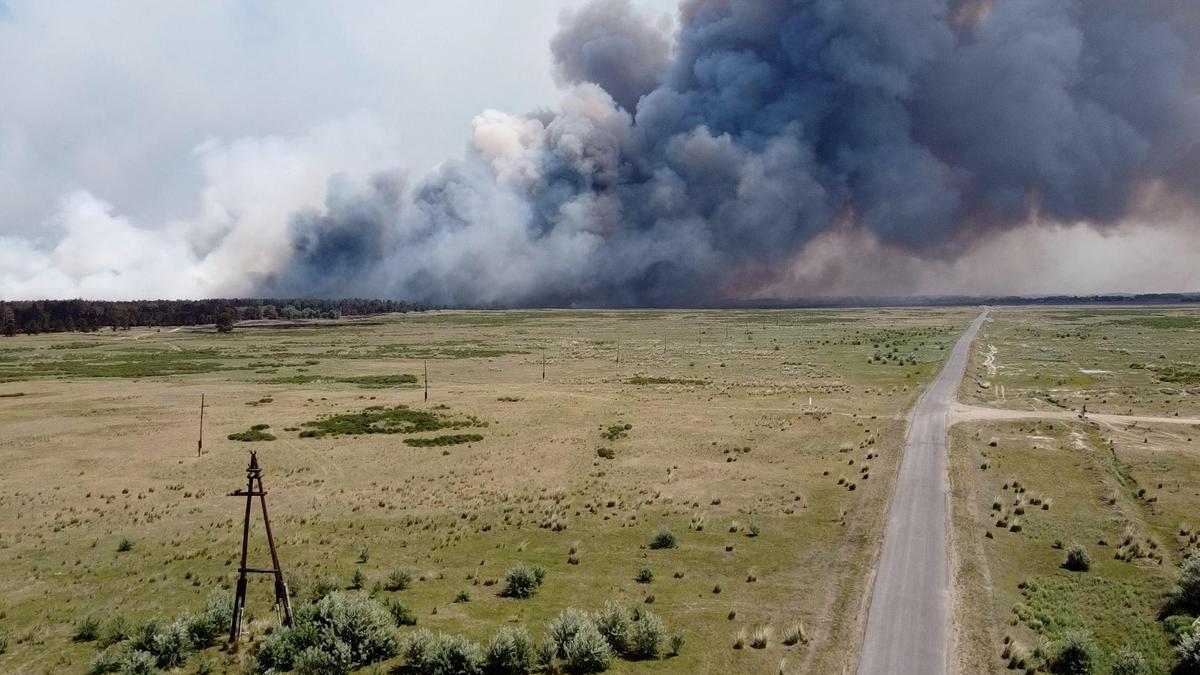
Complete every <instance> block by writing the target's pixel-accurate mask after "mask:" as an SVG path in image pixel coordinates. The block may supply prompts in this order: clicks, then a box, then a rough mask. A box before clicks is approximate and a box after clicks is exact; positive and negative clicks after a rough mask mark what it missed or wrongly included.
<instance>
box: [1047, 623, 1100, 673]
mask: <svg viewBox="0 0 1200 675" xmlns="http://www.w3.org/2000/svg"><path fill="white" fill-rule="evenodd" d="M1052 665H1053V667H1054V672H1056V673H1061V674H1062V675H1092V673H1094V672H1096V642H1095V640H1094V639H1093V638H1092V635H1091V634H1090V633H1088V632H1086V631H1081V630H1071V631H1067V632H1066V633H1065V634H1064V635H1063V637H1062V640H1061V641H1060V642H1059V645H1058V651H1057V652H1056V653H1055V655H1054V661H1053V664H1052Z"/></svg>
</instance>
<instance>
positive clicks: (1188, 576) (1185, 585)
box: [1175, 550, 1200, 614]
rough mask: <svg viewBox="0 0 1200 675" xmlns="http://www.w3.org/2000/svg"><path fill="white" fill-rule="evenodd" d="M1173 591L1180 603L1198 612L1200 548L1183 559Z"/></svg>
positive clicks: (1195, 612) (1199, 612) (1199, 611)
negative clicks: (1177, 582)
mask: <svg viewBox="0 0 1200 675" xmlns="http://www.w3.org/2000/svg"><path fill="white" fill-rule="evenodd" d="M1175 593H1176V596H1177V597H1178V600H1179V604H1180V605H1182V606H1183V607H1184V608H1186V609H1187V610H1188V611H1190V612H1191V613H1193V614H1200V550H1192V551H1191V553H1189V554H1188V557H1187V559H1186V560H1184V561H1183V567H1181V568H1180V570H1179V584H1178V587H1177V588H1176V590H1175Z"/></svg>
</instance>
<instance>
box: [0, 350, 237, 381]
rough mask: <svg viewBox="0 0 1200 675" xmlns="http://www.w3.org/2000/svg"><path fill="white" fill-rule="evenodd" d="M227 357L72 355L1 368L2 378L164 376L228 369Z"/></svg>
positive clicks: (203, 353)
mask: <svg viewBox="0 0 1200 675" xmlns="http://www.w3.org/2000/svg"><path fill="white" fill-rule="evenodd" d="M226 358H227V355H226V354H223V353H222V352H220V351H219V350H216V349H184V350H180V351H175V350H167V351H158V350H148V349H142V350H136V351H128V352H117V353H96V354H70V355H64V356H63V358H60V359H45V360H33V361H25V362H21V363H15V364H12V365H10V366H8V367H5V368H0V378H7V379H25V378H31V377H124V378H139V377H161V376H169V375H193V374H197V373H211V372H216V371H219V370H227V369H228V368H227V367H226V365H225V363H224V359H226Z"/></svg>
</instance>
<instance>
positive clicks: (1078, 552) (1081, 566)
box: [1063, 544, 1092, 572]
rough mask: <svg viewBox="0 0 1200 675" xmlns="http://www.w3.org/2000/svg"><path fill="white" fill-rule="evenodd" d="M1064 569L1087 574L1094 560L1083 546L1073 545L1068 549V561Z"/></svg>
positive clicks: (1064, 564)
mask: <svg viewBox="0 0 1200 675" xmlns="http://www.w3.org/2000/svg"><path fill="white" fill-rule="evenodd" d="M1063 567H1065V568H1067V569H1069V570H1071V571H1072V572H1086V571H1088V570H1089V569H1091V568H1092V558H1091V556H1089V555H1088V552H1087V549H1086V548H1084V547H1083V545H1082V544H1071V546H1070V548H1068V549H1067V559H1066V561H1064V562H1063Z"/></svg>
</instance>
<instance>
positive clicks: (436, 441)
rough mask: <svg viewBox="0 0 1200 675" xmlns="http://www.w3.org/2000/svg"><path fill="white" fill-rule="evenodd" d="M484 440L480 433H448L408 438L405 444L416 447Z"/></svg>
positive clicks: (432, 446)
mask: <svg viewBox="0 0 1200 675" xmlns="http://www.w3.org/2000/svg"><path fill="white" fill-rule="evenodd" d="M482 440H483V436H481V435H480V434H446V435H445V436H434V437H433V438H420V437H418V438H406V439H404V444H405V445H408V446H411V447H414V448H434V447H441V446H444V445H462V444H463V443H478V442H479V441H482Z"/></svg>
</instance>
